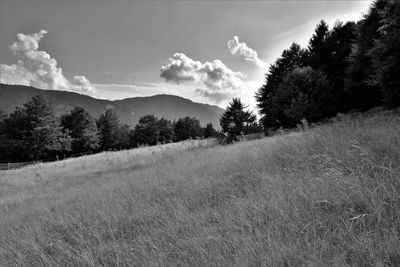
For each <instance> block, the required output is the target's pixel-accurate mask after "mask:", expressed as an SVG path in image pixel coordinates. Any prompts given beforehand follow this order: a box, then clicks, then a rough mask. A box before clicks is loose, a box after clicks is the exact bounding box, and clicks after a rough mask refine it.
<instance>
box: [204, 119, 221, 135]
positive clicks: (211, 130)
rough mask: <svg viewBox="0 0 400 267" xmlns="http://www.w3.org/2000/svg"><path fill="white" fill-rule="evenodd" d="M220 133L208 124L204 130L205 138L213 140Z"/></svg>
mask: <svg viewBox="0 0 400 267" xmlns="http://www.w3.org/2000/svg"><path fill="white" fill-rule="evenodd" d="M217 134H218V132H217V131H216V130H215V129H214V126H213V125H212V123H211V122H210V123H207V125H206V127H205V129H204V138H212V137H215V136H217Z"/></svg>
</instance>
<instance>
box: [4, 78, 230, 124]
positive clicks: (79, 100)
mask: <svg viewBox="0 0 400 267" xmlns="http://www.w3.org/2000/svg"><path fill="white" fill-rule="evenodd" d="M38 94H40V95H43V96H45V97H46V98H47V99H48V100H49V101H50V102H51V104H52V106H53V109H54V111H55V113H56V114H57V115H61V114H64V113H67V112H68V111H69V110H71V109H72V108H73V107H74V106H81V107H83V108H85V109H86V110H88V111H89V112H90V113H91V114H92V116H93V117H95V118H98V117H99V116H100V114H101V113H102V112H104V110H105V109H106V108H109V107H112V108H113V109H114V110H115V112H116V113H117V114H118V116H119V117H120V120H121V122H122V123H127V124H129V125H130V126H131V127H134V126H135V125H136V123H137V122H138V120H139V118H140V117H141V116H143V115H146V114H154V115H156V116H158V117H165V118H167V119H170V120H174V119H178V118H180V117H184V116H190V117H196V118H197V119H199V120H200V123H201V124H202V125H203V126H204V125H205V124H207V123H209V122H211V123H212V124H213V125H214V127H215V128H218V129H219V127H220V126H219V117H220V115H221V114H222V112H223V109H221V108H219V107H217V106H213V105H207V104H200V103H196V102H193V101H190V100H188V99H186V98H182V97H179V96H174V95H155V96H150V97H133V98H126V99H122V100H115V101H109V100H102V99H96V98H93V97H90V96H87V95H81V94H78V93H73V92H67V91H56V90H41V89H37V88H34V87H30V86H23V85H8V84H0V109H2V110H3V111H5V112H6V113H11V112H13V110H14V109H15V107H17V106H21V105H22V104H23V103H24V102H26V101H28V100H29V99H30V98H31V97H33V96H35V95H38Z"/></svg>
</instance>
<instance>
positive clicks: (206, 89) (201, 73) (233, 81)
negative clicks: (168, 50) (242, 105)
mask: <svg viewBox="0 0 400 267" xmlns="http://www.w3.org/2000/svg"><path fill="white" fill-rule="evenodd" d="M160 76H161V77H163V78H164V79H165V80H166V81H171V82H175V83H177V84H181V83H187V82H193V83H196V84H199V85H200V86H201V88H200V89H198V90H197V92H198V93H201V94H202V95H204V96H206V97H209V98H214V100H218V99H221V98H223V96H224V95H228V94H229V93H230V92H232V90H235V89H239V88H240V87H241V86H242V84H243V79H244V78H245V75H243V74H242V73H240V72H234V71H232V70H231V69H229V68H228V67H227V66H226V65H225V64H224V63H222V61H221V60H213V61H212V62H208V61H207V62H204V63H202V62H200V61H196V60H193V59H191V58H189V57H187V56H186V55H185V54H183V53H175V54H173V56H172V57H171V58H169V59H168V61H167V62H166V63H165V64H164V65H162V66H161V75H160ZM214 96H215V97H214Z"/></svg>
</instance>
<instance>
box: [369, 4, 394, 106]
mask: <svg viewBox="0 0 400 267" xmlns="http://www.w3.org/2000/svg"><path fill="white" fill-rule="evenodd" d="M385 4H386V5H385V7H384V8H383V10H382V11H381V12H380V14H381V18H382V20H381V21H380V22H381V27H380V28H379V29H378V34H379V36H378V38H377V39H376V40H375V42H374V47H373V48H372V49H371V51H370V52H369V54H368V55H370V56H371V58H372V67H373V75H372V77H371V80H370V81H371V82H370V84H372V85H374V86H378V87H380V89H381V95H382V101H383V104H385V105H387V106H398V105H400V2H399V1H398V0H387V1H386V3H385Z"/></svg>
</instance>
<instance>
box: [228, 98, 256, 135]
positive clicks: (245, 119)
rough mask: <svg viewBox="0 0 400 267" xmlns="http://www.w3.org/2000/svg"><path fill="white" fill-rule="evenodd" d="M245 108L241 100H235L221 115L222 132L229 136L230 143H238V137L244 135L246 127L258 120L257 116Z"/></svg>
mask: <svg viewBox="0 0 400 267" xmlns="http://www.w3.org/2000/svg"><path fill="white" fill-rule="evenodd" d="M245 108H246V107H245V105H244V104H243V103H242V102H241V101H240V99H239V98H233V99H232V101H231V102H230V103H229V105H228V107H227V108H226V109H225V112H224V113H223V114H222V115H221V118H220V124H221V127H222V131H223V132H224V133H227V134H228V138H229V141H237V137H238V136H239V135H242V134H244V131H245V128H246V126H249V125H250V124H251V123H253V122H254V121H255V119H256V116H255V115H253V114H252V113H251V112H250V111H247V110H245Z"/></svg>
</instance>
